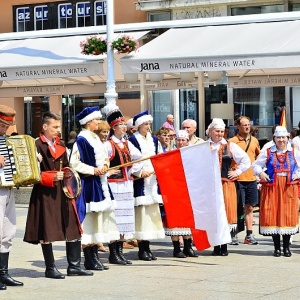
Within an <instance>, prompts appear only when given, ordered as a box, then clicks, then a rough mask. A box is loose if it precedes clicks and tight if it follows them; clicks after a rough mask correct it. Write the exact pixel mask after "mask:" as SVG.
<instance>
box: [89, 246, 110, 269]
mask: <svg viewBox="0 0 300 300" xmlns="http://www.w3.org/2000/svg"><path fill="white" fill-rule="evenodd" d="M92 253H93V256H94V260H96V261H97V264H98V265H99V266H100V267H101V268H102V270H108V269H109V267H107V266H104V264H103V263H102V262H101V260H100V258H99V255H98V245H94V246H93V247H92Z"/></svg>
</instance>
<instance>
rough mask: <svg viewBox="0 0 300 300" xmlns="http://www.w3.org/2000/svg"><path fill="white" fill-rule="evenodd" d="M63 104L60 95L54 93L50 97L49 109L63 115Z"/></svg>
mask: <svg viewBox="0 0 300 300" xmlns="http://www.w3.org/2000/svg"><path fill="white" fill-rule="evenodd" d="M61 108H62V104H61V96H60V95H58V96H57V95H52V96H50V97H49V110H50V111H52V112H54V113H56V114H59V115H60V116H62V110H61Z"/></svg>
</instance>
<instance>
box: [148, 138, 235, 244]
mask: <svg viewBox="0 0 300 300" xmlns="http://www.w3.org/2000/svg"><path fill="white" fill-rule="evenodd" d="M151 161H152V164H153V167H154V169H155V173H156V176H157V179H158V184H159V187H160V191H161V194H162V198H163V201H164V206H165V210H166V215H167V220H168V226H169V227H170V228H172V227H189V228H191V229H192V231H193V240H194V244H195V246H196V248H197V249H198V250H203V249H207V248H209V247H211V246H216V245H221V244H226V243H229V242H230V241H231V237H230V232H229V227H228V223H227V218H226V212H225V206H224V198H223V191H222V183H221V175H220V166H219V159H218V153H217V151H212V150H211V149H210V145H209V143H208V142H206V143H202V144H197V145H194V146H189V147H183V148H181V149H176V150H173V151H170V152H166V153H164V154H160V155H156V156H153V157H151Z"/></svg>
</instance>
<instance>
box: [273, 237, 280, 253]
mask: <svg viewBox="0 0 300 300" xmlns="http://www.w3.org/2000/svg"><path fill="white" fill-rule="evenodd" d="M272 239H273V243H274V252H273V256H275V257H280V256H281V249H280V235H279V234H274V235H272Z"/></svg>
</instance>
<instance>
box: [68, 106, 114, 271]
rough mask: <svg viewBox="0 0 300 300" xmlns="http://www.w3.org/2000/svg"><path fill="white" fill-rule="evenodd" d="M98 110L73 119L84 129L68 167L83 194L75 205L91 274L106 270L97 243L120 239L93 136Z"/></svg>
mask: <svg viewBox="0 0 300 300" xmlns="http://www.w3.org/2000/svg"><path fill="white" fill-rule="evenodd" d="M101 116H102V115H101V112H100V110H99V107H98V106H93V107H86V108H85V109H84V110H83V111H82V112H80V113H79V114H78V115H77V116H76V117H77V119H78V120H79V123H80V125H81V126H82V127H83V128H82V130H81V132H80V133H79V135H78V137H77V140H76V142H75V144H74V146H73V149H72V153H71V158H70V165H71V166H72V168H74V169H75V170H76V171H77V172H78V173H79V174H80V176H81V182H82V192H81V194H80V196H79V197H78V199H77V201H76V206H77V210H78V216H79V219H80V222H81V223H82V228H83V235H82V248H83V253H84V257H85V262H84V266H85V267H86V269H90V270H100V271H101V270H107V269H108V267H107V266H104V265H103V264H102V262H101V261H100V260H99V257H98V246H97V245H98V243H99V242H101V243H106V242H110V241H113V240H118V239H119V231H118V228H117V225H116V221H115V213H114V209H115V205H116V203H115V201H114V200H113V197H112V194H111V191H110V189H109V186H108V183H107V177H106V172H107V169H108V166H109V159H108V156H107V150H106V148H105V147H104V145H103V143H102V142H101V141H100V139H99V137H98V135H97V134H96V133H94V131H95V130H97V129H98V124H99V121H100V118H101Z"/></svg>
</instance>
